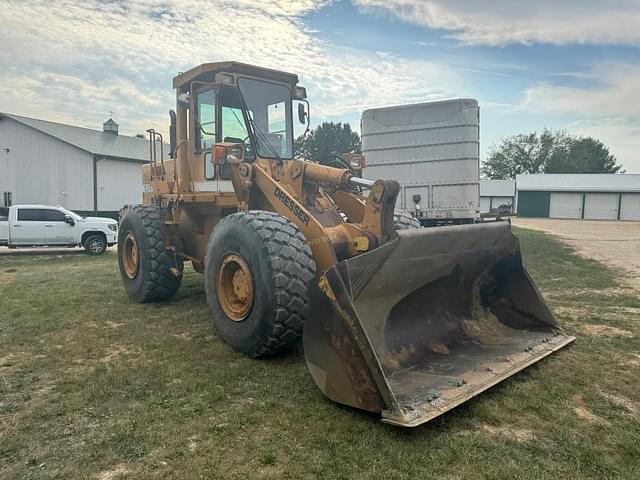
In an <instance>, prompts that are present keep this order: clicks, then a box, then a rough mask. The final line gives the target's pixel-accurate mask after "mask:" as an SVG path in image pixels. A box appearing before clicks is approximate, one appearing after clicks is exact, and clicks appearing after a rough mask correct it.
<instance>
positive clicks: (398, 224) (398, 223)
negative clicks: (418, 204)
mask: <svg viewBox="0 0 640 480" xmlns="http://www.w3.org/2000/svg"><path fill="white" fill-rule="evenodd" d="M393 226H394V228H395V229H396V230H410V229H412V228H422V225H420V222H419V221H418V219H417V218H414V217H413V216H412V215H411V214H410V213H409V212H405V211H402V210H394V211H393Z"/></svg>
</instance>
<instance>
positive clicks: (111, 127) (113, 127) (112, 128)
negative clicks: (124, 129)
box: [102, 118, 118, 135]
mask: <svg viewBox="0 0 640 480" xmlns="http://www.w3.org/2000/svg"><path fill="white" fill-rule="evenodd" d="M102 131H103V132H104V133H111V134H112V135H118V124H117V123H116V122H114V121H113V118H109V120H107V121H106V122H104V123H103V124H102Z"/></svg>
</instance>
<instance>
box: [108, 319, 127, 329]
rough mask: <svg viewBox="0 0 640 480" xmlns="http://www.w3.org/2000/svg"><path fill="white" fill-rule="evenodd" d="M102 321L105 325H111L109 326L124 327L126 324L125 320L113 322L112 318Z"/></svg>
mask: <svg viewBox="0 0 640 480" xmlns="http://www.w3.org/2000/svg"><path fill="white" fill-rule="evenodd" d="M104 323H105V325H107V326H108V327H111V328H121V327H124V326H125V325H126V324H125V322H114V321H113V320H107V321H106V322H104Z"/></svg>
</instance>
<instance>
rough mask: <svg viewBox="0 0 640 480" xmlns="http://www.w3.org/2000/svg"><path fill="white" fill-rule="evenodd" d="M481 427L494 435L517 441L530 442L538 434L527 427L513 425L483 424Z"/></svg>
mask: <svg viewBox="0 0 640 480" xmlns="http://www.w3.org/2000/svg"><path fill="white" fill-rule="evenodd" d="M480 429H481V430H482V431H483V432H486V433H488V434H489V435H491V436H494V437H505V438H508V439H509V440H514V441H516V442H530V441H531V440H535V438H536V435H535V434H534V433H533V432H532V431H531V430H527V429H525V428H513V427H494V426H492V425H486V424H483V425H482V426H481V427H480Z"/></svg>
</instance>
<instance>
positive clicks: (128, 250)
mask: <svg viewBox="0 0 640 480" xmlns="http://www.w3.org/2000/svg"><path fill="white" fill-rule="evenodd" d="M122 266H123V267H124V273H125V274H126V275H127V277H129V278H131V279H134V278H136V276H137V275H138V269H139V268H140V253H139V250H138V244H137V243H136V238H135V237H134V236H133V233H132V232H128V233H127V236H126V238H125V239H124V244H123V252H122Z"/></svg>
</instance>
